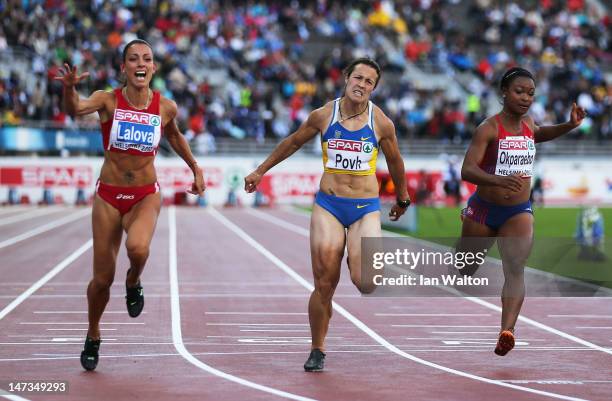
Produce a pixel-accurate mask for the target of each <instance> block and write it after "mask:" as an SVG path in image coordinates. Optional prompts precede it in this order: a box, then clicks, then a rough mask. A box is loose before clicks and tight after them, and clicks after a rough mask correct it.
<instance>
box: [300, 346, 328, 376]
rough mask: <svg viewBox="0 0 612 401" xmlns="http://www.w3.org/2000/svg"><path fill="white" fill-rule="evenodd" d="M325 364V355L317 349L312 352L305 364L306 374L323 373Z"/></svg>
mask: <svg viewBox="0 0 612 401" xmlns="http://www.w3.org/2000/svg"><path fill="white" fill-rule="evenodd" d="M324 364H325V353H323V352H322V351H321V350H320V349H318V348H315V349H313V350H312V351H310V356H309V357H308V360H307V361H306V363H305V364H304V370H305V371H306V372H321V371H323V365H324Z"/></svg>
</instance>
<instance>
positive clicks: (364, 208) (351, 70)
mask: <svg viewBox="0 0 612 401" xmlns="http://www.w3.org/2000/svg"><path fill="white" fill-rule="evenodd" d="M344 75H345V83H346V87H345V90H344V95H343V96H342V97H341V98H338V99H336V100H334V101H331V102H328V103H327V104H325V105H324V106H323V107H321V108H319V109H316V110H314V111H313V112H311V113H310V115H309V116H308V118H307V119H306V121H304V123H303V124H302V125H301V126H300V127H299V128H298V130H297V131H295V132H294V133H293V134H291V135H289V136H288V137H287V138H285V139H284V140H283V141H282V142H281V143H280V144H279V145H278V146H277V147H276V149H274V151H273V152H272V153H271V154H270V156H268V158H267V159H266V160H265V161H264V162H263V163H262V164H261V165H260V166H259V167H257V169H255V171H253V172H252V173H251V174H249V175H248V176H246V177H245V179H244V181H245V182H244V184H245V186H244V188H245V190H246V191H247V192H254V191H255V190H256V188H257V184H259V182H260V181H261V178H262V177H263V175H264V174H265V173H266V172H267V171H268V170H270V169H271V168H272V167H274V166H275V165H277V164H278V163H280V162H281V161H283V160H285V159H286V158H287V157H289V156H291V155H292V154H293V153H294V152H295V151H297V150H298V149H299V148H300V147H301V146H302V145H304V144H305V143H306V142H308V141H309V140H311V139H312V138H314V137H315V136H316V135H317V134H319V133H320V134H321V146H322V148H323V166H324V173H323V177H321V183H320V188H319V192H317V195H316V199H315V203H314V205H313V208H312V216H311V220H310V253H311V258H312V273H313V276H314V287H315V288H314V291H313V292H312V294H311V296H310V302H309V303H308V316H309V320H310V332H311V336H312V344H311V352H310V355H309V357H308V359H307V360H306V363H305V364H304V369H305V370H306V371H308V372H318V371H321V370H323V367H324V362H325V352H324V351H325V336H326V334H327V329H328V328H329V320H330V319H331V315H332V296H333V295H334V291H335V290H336V286H337V285H338V280H339V279H340V266H341V263H342V258H343V257H344V249H345V246H346V249H347V250H348V265H349V270H350V274H351V280H352V281H353V284H355V286H356V287H357V288H358V289H359V290H360V291H361V292H362V293H367V292H371V291H373V290H374V288H373V283H371V282H369V283H368V282H367V279H365V278H362V277H361V269H360V267H361V238H362V237H380V236H381V228H380V201H379V199H378V181H377V179H376V175H375V173H376V159H377V156H378V151H379V149H381V150H382V151H383V153H384V154H385V158H386V160H387V166H388V167H389V173H390V174H391V178H392V179H393V183H394V184H395V192H396V195H397V203H396V204H394V205H393V207H392V208H391V211H390V218H391V220H397V219H398V218H400V216H401V215H403V214H404V212H405V211H406V208H407V207H408V205H409V204H410V199H409V196H408V191H407V189H406V179H405V173H404V161H403V159H402V156H401V155H400V152H399V148H398V145H397V137H396V136H395V127H394V126H393V122H392V121H391V120H390V119H389V118H388V117H387V116H385V114H384V113H383V111H382V110H381V109H380V108H378V107H376V106H375V105H374V104H373V103H372V102H371V101H370V94H371V93H372V91H373V90H374V88H376V85H377V84H378V81H379V79H380V67H379V66H378V64H377V63H376V62H375V61H373V60H371V59H369V58H360V59H356V60H354V61H353V62H352V63H351V64H350V65H349V66H348V67H347V68H346V69H345V71H344Z"/></svg>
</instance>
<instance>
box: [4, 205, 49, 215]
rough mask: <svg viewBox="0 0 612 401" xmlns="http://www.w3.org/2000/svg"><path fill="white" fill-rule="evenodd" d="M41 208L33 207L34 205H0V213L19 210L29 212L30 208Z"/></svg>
mask: <svg viewBox="0 0 612 401" xmlns="http://www.w3.org/2000/svg"><path fill="white" fill-rule="evenodd" d="M38 209H40V208H37V207H32V206H27V207H26V206H14V205H10V206H0V215H3V214H9V213H15V212H17V213H19V212H28V211H30V210H38Z"/></svg>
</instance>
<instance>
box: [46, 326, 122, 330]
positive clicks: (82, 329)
mask: <svg viewBox="0 0 612 401" xmlns="http://www.w3.org/2000/svg"><path fill="white" fill-rule="evenodd" d="M45 330H47V331H87V330H88V329H87V327H85V328H83V329H45ZM116 330H117V329H100V331H116Z"/></svg>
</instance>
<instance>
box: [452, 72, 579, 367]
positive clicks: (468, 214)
mask: <svg viewBox="0 0 612 401" xmlns="http://www.w3.org/2000/svg"><path fill="white" fill-rule="evenodd" d="M500 89H501V92H502V98H503V108H502V110H501V112H500V113H498V114H496V115H495V116H493V117H490V118H488V119H486V120H485V121H484V122H483V123H482V124H481V125H480V126H479V127H478V128H477V129H476V133H475V134H474V137H473V139H472V143H471V144H470V147H469V148H468V150H467V153H466V155H465V159H464V161H463V168H462V170H461V177H462V178H463V179H464V180H465V181H469V182H471V183H474V184H476V185H478V187H477V189H476V192H475V193H474V194H473V195H472V197H471V198H470V199H469V201H468V204H467V207H466V208H465V209H464V210H463V213H462V217H463V227H462V231H461V238H462V240H463V241H460V242H459V245H458V247H457V250H465V249H467V248H469V247H468V246H466V243H467V242H468V241H470V240H468V239H467V238H470V237H472V238H474V237H481V238H484V237H486V238H488V239H486V240H484V242H486V244H485V246H486V247H490V246H491V245H492V244H493V242H494V241H495V238H500V241H499V247H500V253H501V255H502V262H503V271H504V279H505V281H504V287H503V290H502V294H501V303H502V316H501V330H500V334H499V338H498V342H497V346H496V347H495V353H496V354H497V355H501V356H503V355H506V354H507V353H508V352H509V351H510V350H511V349H512V348H514V325H515V324H516V320H517V318H518V315H519V313H520V311H521V306H522V304H523V299H524V298H525V282H524V278H523V272H524V269H525V263H526V261H527V258H528V257H529V253H530V252H531V246H532V244H533V210H532V208H531V203H530V201H529V194H530V188H531V177H532V175H533V162H534V158H535V152H536V149H535V143H537V142H545V141H550V140H551V139H555V138H557V137H559V136H561V135H563V134H566V133H568V132H569V131H571V130H573V129H574V128H576V127H578V126H579V125H580V123H581V122H582V120H583V119H584V117H585V115H586V112H585V111H584V109H582V108H580V107H577V106H576V104H575V103H574V104H573V106H572V110H571V115H570V120H569V121H568V122H566V123H564V124H559V125H553V126H545V127H538V126H537V125H536V124H535V123H534V121H533V118H531V117H530V116H528V115H527V111H528V110H529V107H530V106H531V104H532V103H533V98H534V94H535V79H534V78H533V76H532V75H531V73H530V72H529V71H527V70H525V69H523V68H519V67H515V68H511V69H509V70H508V71H506V72H505V74H504V75H503V77H502V79H501V83H500ZM504 238H505V240H502V239H504ZM489 239H490V240H489ZM477 267H478V266H471V267H466V268H464V269H462V270H461V273H462V274H467V275H471V274H473V273H474V272H475V270H476V268H477Z"/></svg>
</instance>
